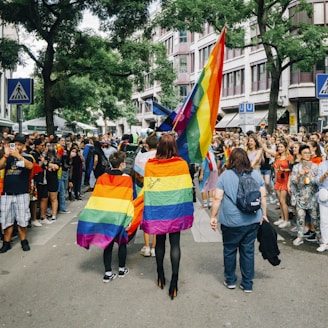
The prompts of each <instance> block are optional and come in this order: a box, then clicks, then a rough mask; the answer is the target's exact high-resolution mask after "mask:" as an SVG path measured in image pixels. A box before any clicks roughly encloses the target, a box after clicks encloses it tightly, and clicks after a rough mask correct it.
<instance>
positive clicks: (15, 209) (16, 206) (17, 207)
mask: <svg viewBox="0 0 328 328" xmlns="http://www.w3.org/2000/svg"><path fill="white" fill-rule="evenodd" d="M30 218H31V212H30V194H29V193H26V194H19V195H6V194H4V195H2V196H1V226H2V229H6V228H8V227H11V226H12V225H14V222H15V220H16V221H17V224H18V225H19V226H20V227H22V228H25V227H27V225H28V221H29V220H30Z"/></svg>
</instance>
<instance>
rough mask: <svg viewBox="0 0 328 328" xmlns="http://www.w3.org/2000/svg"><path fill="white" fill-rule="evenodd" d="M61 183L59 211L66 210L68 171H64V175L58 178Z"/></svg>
mask: <svg viewBox="0 0 328 328" xmlns="http://www.w3.org/2000/svg"><path fill="white" fill-rule="evenodd" d="M58 183H59V190H58V195H59V200H58V209H59V211H66V190H67V185H68V171H63V172H62V177H61V179H60V180H58Z"/></svg>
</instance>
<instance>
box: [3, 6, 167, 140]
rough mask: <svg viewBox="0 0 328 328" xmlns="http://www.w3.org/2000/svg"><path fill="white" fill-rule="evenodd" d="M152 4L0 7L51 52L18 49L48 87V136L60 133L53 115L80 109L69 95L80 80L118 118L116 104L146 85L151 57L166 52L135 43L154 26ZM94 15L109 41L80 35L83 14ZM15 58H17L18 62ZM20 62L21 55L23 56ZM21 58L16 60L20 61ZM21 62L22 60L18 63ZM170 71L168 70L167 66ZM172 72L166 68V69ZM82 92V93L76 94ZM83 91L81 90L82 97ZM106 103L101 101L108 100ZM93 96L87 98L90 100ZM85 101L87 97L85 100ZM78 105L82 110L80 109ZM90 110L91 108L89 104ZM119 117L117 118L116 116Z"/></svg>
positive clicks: (45, 102)
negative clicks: (149, 25) (150, 23)
mask: <svg viewBox="0 0 328 328" xmlns="http://www.w3.org/2000/svg"><path fill="white" fill-rule="evenodd" d="M151 2H152V1H151V0H143V1H142V0H138V1H128V0H120V1H116V0H111V1H108V0H88V1H85V0H75V1H38V0H7V1H6V0H4V1H1V2H0V18H1V19H2V20H3V21H5V22H7V23H11V24H14V25H16V26H23V27H24V28H25V29H26V31H27V32H28V33H31V34H33V35H34V36H35V37H36V38H37V39H38V40H42V41H43V42H44V44H45V47H44V48H43V49H42V50H41V51H40V52H39V53H38V54H34V53H33V52H32V51H31V49H30V48H29V47H28V46H27V45H26V44H24V40H22V43H19V44H16V46H17V52H16V53H18V49H20V50H22V51H24V52H26V53H27V54H28V55H29V56H30V57H31V58H32V59H33V60H34V62H35V65H36V73H37V75H39V77H40V81H42V85H43V94H42V97H40V99H42V100H43V108H44V112H45V115H46V122H47V133H48V134H51V133H54V122H53V114H54V111H55V110H56V109H58V108H63V107H68V108H69V107H70V108H71V109H72V108H73V109H74V110H80V107H79V106H80V105H81V104H82V103H81V102H80V103H79V104H78V102H75V103H74V102H73V100H74V99H76V98H79V96H78V92H75V93H74V94H70V97H67V94H68V92H69V90H70V88H72V87H73V86H75V87H76V86H77V85H78V84H79V81H78V80H77V79H75V80H74V77H77V78H82V77H84V78H86V79H88V81H89V83H90V84H89V86H91V84H92V83H96V84H97V88H96V89H91V90H94V94H95V100H96V101H95V102H96V103H97V102H98V104H100V103H101V104H102V105H103V106H105V108H104V109H105V111H106V113H107V114H109V112H110V111H112V112H111V114H112V115H109V116H115V115H117V114H118V111H117V109H116V108H115V107H114V104H115V103H116V100H120V99H127V98H128V97H129V95H130V94H131V88H132V85H134V84H136V85H139V87H140V88H141V87H142V85H143V78H144V73H145V72H146V71H147V69H148V68H149V67H150V66H149V63H150V62H151V61H150V58H151V57H152V56H153V55H154V57H157V56H156V53H157V54H158V56H159V57H160V54H161V52H160V51H158V49H157V48H156V47H155V46H154V45H151V44H150V43H149V42H147V41H146V40H145V39H144V38H140V37H139V38H138V39H133V38H132V35H133V33H134V32H135V31H136V30H141V29H142V28H143V27H144V26H145V25H146V24H147V21H148V18H149V17H148V15H149V13H148V5H149V3H151ZM87 9H88V10H90V11H91V12H93V13H94V14H96V15H98V16H99V18H100V19H101V22H102V24H101V26H102V29H103V30H106V31H110V38H109V37H108V39H107V40H105V39H103V38H100V37H95V36H91V35H87V34H86V33H82V32H81V31H78V29H77V26H78V23H79V22H80V21H81V20H82V17H83V12H84V11H85V10H87ZM13 57H14V56H12V57H11V58H13ZM17 58H18V56H17ZM14 59H15V58H14ZM16 62H17V61H16ZM163 68H164V66H163ZM166 68H167V67H165V69H166ZM74 90H75V91H77V89H74ZM82 91H83V89H80V92H82ZM105 94H106V95H107V96H106V97H104V98H103V99H100V100H99V99H98V98H97V97H98V96H99V97H101V96H102V95H103V96H104V95H105ZM87 98H88V96H86V97H83V99H84V100H85V101H86V100H87ZM79 100H81V98H79ZM77 104H78V105H77ZM83 105H85V103H83ZM114 114H115V115H114Z"/></svg>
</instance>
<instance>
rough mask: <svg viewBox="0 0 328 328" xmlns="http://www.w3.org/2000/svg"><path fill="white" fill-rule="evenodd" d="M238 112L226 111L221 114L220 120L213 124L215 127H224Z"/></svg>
mask: <svg viewBox="0 0 328 328" xmlns="http://www.w3.org/2000/svg"><path fill="white" fill-rule="evenodd" d="M237 115H238V113H227V114H225V115H224V116H223V118H222V119H221V121H220V122H219V123H218V124H217V125H216V126H215V128H217V129H218V128H226V127H228V124H229V123H230V121H231V120H232V119H234V117H235V116H237Z"/></svg>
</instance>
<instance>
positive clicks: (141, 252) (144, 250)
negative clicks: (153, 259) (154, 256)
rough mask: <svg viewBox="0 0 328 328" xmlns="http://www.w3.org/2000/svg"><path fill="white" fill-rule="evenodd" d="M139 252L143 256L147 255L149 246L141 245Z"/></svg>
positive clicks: (148, 254)
mask: <svg viewBox="0 0 328 328" xmlns="http://www.w3.org/2000/svg"><path fill="white" fill-rule="evenodd" d="M140 254H141V255H143V256H145V257H149V256H150V247H146V246H144V247H142V248H141V250H140Z"/></svg>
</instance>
